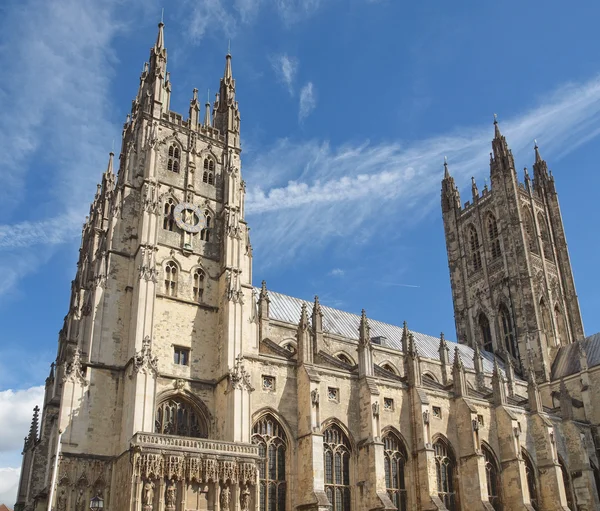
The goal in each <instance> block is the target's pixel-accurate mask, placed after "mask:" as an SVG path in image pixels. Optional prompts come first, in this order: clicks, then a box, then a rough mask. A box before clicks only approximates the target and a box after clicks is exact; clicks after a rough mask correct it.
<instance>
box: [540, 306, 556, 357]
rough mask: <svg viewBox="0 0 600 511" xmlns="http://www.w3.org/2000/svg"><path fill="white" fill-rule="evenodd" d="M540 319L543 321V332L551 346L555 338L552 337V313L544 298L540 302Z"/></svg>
mask: <svg viewBox="0 0 600 511" xmlns="http://www.w3.org/2000/svg"><path fill="white" fill-rule="evenodd" d="M540 318H541V320H542V331H543V332H544V333H545V334H546V343H547V344H548V345H549V346H550V341H551V340H552V338H553V337H554V336H553V335H552V319H551V318H550V311H549V310H548V306H547V305H546V301H545V300H544V299H543V298H542V299H541V300H540Z"/></svg>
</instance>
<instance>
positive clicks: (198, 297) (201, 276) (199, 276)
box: [192, 268, 206, 302]
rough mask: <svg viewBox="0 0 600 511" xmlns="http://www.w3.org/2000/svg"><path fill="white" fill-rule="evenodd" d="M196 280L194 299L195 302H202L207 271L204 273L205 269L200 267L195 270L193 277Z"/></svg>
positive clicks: (194, 282)
mask: <svg viewBox="0 0 600 511" xmlns="http://www.w3.org/2000/svg"><path fill="white" fill-rule="evenodd" d="M193 279H194V281H193V286H192V287H193V290H192V291H193V295H194V301H195V302H201V301H202V298H203V295H204V280H205V279H206V273H204V271H203V270H201V269H200V268H198V269H197V270H196V271H195V272H194V277H193Z"/></svg>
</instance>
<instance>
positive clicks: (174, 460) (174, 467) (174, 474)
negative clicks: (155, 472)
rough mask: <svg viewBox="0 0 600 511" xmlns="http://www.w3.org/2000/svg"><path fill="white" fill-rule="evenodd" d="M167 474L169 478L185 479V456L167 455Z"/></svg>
mask: <svg viewBox="0 0 600 511" xmlns="http://www.w3.org/2000/svg"><path fill="white" fill-rule="evenodd" d="M166 458H167V459H166V464H165V465H166V466H165V476H166V477H167V478H168V479H177V480H179V479H183V478H184V475H185V458H183V457H182V456H167V457H166Z"/></svg>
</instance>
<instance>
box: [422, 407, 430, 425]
mask: <svg viewBox="0 0 600 511" xmlns="http://www.w3.org/2000/svg"><path fill="white" fill-rule="evenodd" d="M423 424H426V425H427V424H429V410H425V411H424V412H423Z"/></svg>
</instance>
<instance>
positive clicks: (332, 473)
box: [323, 421, 352, 511]
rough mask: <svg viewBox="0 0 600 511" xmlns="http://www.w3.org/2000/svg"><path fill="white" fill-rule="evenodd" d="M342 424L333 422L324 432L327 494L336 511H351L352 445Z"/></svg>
mask: <svg viewBox="0 0 600 511" xmlns="http://www.w3.org/2000/svg"><path fill="white" fill-rule="evenodd" d="M344 429H346V428H342V427H341V424H339V423H338V422H337V421H331V422H330V423H329V426H327V427H326V428H325V429H324V430H323V458H324V467H325V494H326V495H327V498H328V499H329V504H330V506H331V508H332V509H334V510H336V511H338V510H339V511H350V506H351V498H352V495H351V482H350V457H351V455H352V444H351V441H350V437H349V436H348V435H347V434H346V432H345V431H344Z"/></svg>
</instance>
